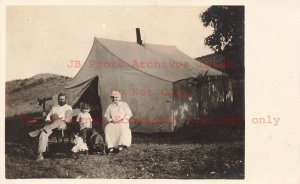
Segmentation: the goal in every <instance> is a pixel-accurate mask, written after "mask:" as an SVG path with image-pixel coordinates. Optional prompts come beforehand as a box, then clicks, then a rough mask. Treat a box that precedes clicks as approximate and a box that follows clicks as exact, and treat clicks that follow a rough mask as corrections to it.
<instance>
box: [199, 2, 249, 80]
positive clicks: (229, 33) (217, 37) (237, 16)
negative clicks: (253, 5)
mask: <svg viewBox="0 0 300 184" xmlns="http://www.w3.org/2000/svg"><path fill="white" fill-rule="evenodd" d="M244 12H245V11H244V7H243V6H211V7H209V8H208V9H207V10H206V11H205V12H203V13H201V14H200V19H201V21H202V22H203V25H204V26H205V27H207V26H211V27H213V29H214V30H213V34H212V35H210V36H208V37H207V38H205V40H204V43H205V45H207V46H209V47H210V48H211V49H212V50H213V51H214V52H215V53H217V54H222V55H224V56H225V60H226V61H230V62H232V63H233V64H234V67H233V68H229V69H227V70H226V71H227V72H228V73H230V74H238V75H244V27H245V25H244Z"/></svg>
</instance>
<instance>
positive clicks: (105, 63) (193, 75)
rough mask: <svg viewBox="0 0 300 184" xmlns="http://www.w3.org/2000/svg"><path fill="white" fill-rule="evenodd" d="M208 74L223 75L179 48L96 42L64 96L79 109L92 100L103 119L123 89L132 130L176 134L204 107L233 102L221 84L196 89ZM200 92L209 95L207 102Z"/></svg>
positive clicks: (113, 41)
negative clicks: (115, 92) (114, 94)
mask: <svg viewBox="0 0 300 184" xmlns="http://www.w3.org/2000/svg"><path fill="white" fill-rule="evenodd" d="M204 75H205V76H207V77H208V78H209V77H213V78H214V77H218V76H222V73H221V72H219V71H217V70H215V69H213V68H211V67H209V66H206V65H204V64H201V65H200V64H199V62H198V61H196V60H194V59H192V58H190V57H189V56H187V55H186V54H184V53H183V52H181V51H180V50H178V49H177V48H176V47H175V46H169V45H157V44H147V43H146V44H138V43H136V42H127V41H119V40H109V39H103V38H95V39H94V42H93V46H92V48H91V51H90V53H89V55H88V57H87V59H86V61H85V63H84V64H83V65H82V67H81V69H80V71H79V72H78V73H77V75H76V76H75V77H74V78H73V79H72V81H71V82H70V83H69V84H68V85H67V86H66V87H65V89H64V92H66V93H67V97H68V101H69V104H71V105H72V106H73V108H78V107H79V103H80V102H81V101H88V103H92V106H93V107H95V108H96V109H98V110H99V115H98V116H100V117H96V118H100V119H101V117H102V114H104V112H105V110H106V108H107V106H108V105H109V104H110V103H111V99H110V96H109V95H110V93H111V91H112V90H115V89H117V90H119V91H121V93H122V100H123V101H125V102H127V103H128V104H129V106H130V108H131V110H132V112H133V117H132V118H131V120H130V127H131V129H132V131H134V132H161V131H162V132H170V131H174V129H176V128H179V127H182V126H183V125H184V124H186V123H187V122H188V120H191V118H192V119H193V120H194V119H195V120H196V119H198V118H199V115H201V114H203V113H202V112H204V111H206V110H204V111H202V110H201V108H202V107H203V104H204V105H206V106H208V105H209V104H210V103H211V104H213V105H212V106H214V107H215V106H216V105H218V104H219V103H216V102H220V103H221V102H222V101H224V100H225V101H228V100H229V101H232V95H230V90H227V91H228V94H225V92H224V91H223V90H221V89H219V87H218V86H222V84H221V83H220V84H217V83H218V82H212V83H207V84H205V85H206V86H209V87H207V89H206V87H203V86H202V87H201V88H199V85H193V83H192V82H191V81H192V80H193V79H197V78H198V77H199V76H204ZM226 85H227V86H228V89H230V88H229V87H230V84H229V83H228V82H226ZM199 93H201V95H202V94H204V93H205V94H207V99H203V95H202V96H199ZM226 93H227V92H226ZM210 98H211V99H210ZM212 98H214V99H212ZM199 99H202V101H199ZM201 104H202V105H201ZM102 126H103V127H104V126H105V123H103V124H102Z"/></svg>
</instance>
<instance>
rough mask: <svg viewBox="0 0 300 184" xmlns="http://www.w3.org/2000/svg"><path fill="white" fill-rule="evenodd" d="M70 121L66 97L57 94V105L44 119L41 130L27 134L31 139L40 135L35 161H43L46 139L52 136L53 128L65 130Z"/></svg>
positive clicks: (70, 110) (62, 94)
mask: <svg viewBox="0 0 300 184" xmlns="http://www.w3.org/2000/svg"><path fill="white" fill-rule="evenodd" d="M71 121H72V107H71V106H70V105H67V104H66V95H65V94H64V93H60V94H58V105H55V106H54V107H52V109H51V111H50V112H49V114H48V115H47V117H46V122H47V124H46V125H45V126H44V127H43V128H41V129H39V130H37V131H33V132H30V133H29V135H30V136H31V137H35V136H38V134H39V135H40V136H39V144H38V151H37V152H38V156H37V159H36V161H41V160H43V159H44V157H43V153H44V152H46V148H47V146H48V138H49V136H50V135H51V134H52V130H53V129H55V128H58V129H65V128H66V123H70V122H71Z"/></svg>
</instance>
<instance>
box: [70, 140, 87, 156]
mask: <svg viewBox="0 0 300 184" xmlns="http://www.w3.org/2000/svg"><path fill="white" fill-rule="evenodd" d="M74 143H75V146H74V147H73V148H72V151H73V152H74V153H77V152H79V151H87V150H89V149H88V147H87V145H86V143H84V142H83V140H82V138H81V137H77V138H75V140H74Z"/></svg>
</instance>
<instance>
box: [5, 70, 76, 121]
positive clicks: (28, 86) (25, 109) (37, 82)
mask: <svg viewBox="0 0 300 184" xmlns="http://www.w3.org/2000/svg"><path fill="white" fill-rule="evenodd" d="M70 80H71V78H70V77H66V76H61V75H56V74H49V73H43V74H37V75H35V76H33V77H30V78H27V79H22V80H13V81H8V82H6V84H5V97H6V98H5V117H9V116H14V115H18V114H25V113H32V112H40V111H41V109H42V108H41V106H39V105H38V102H37V98H38V97H51V96H53V95H55V94H56V93H58V92H59V91H60V90H61V89H62V88H63V87H64V86H65V85H66V83H67V82H68V81H70Z"/></svg>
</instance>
